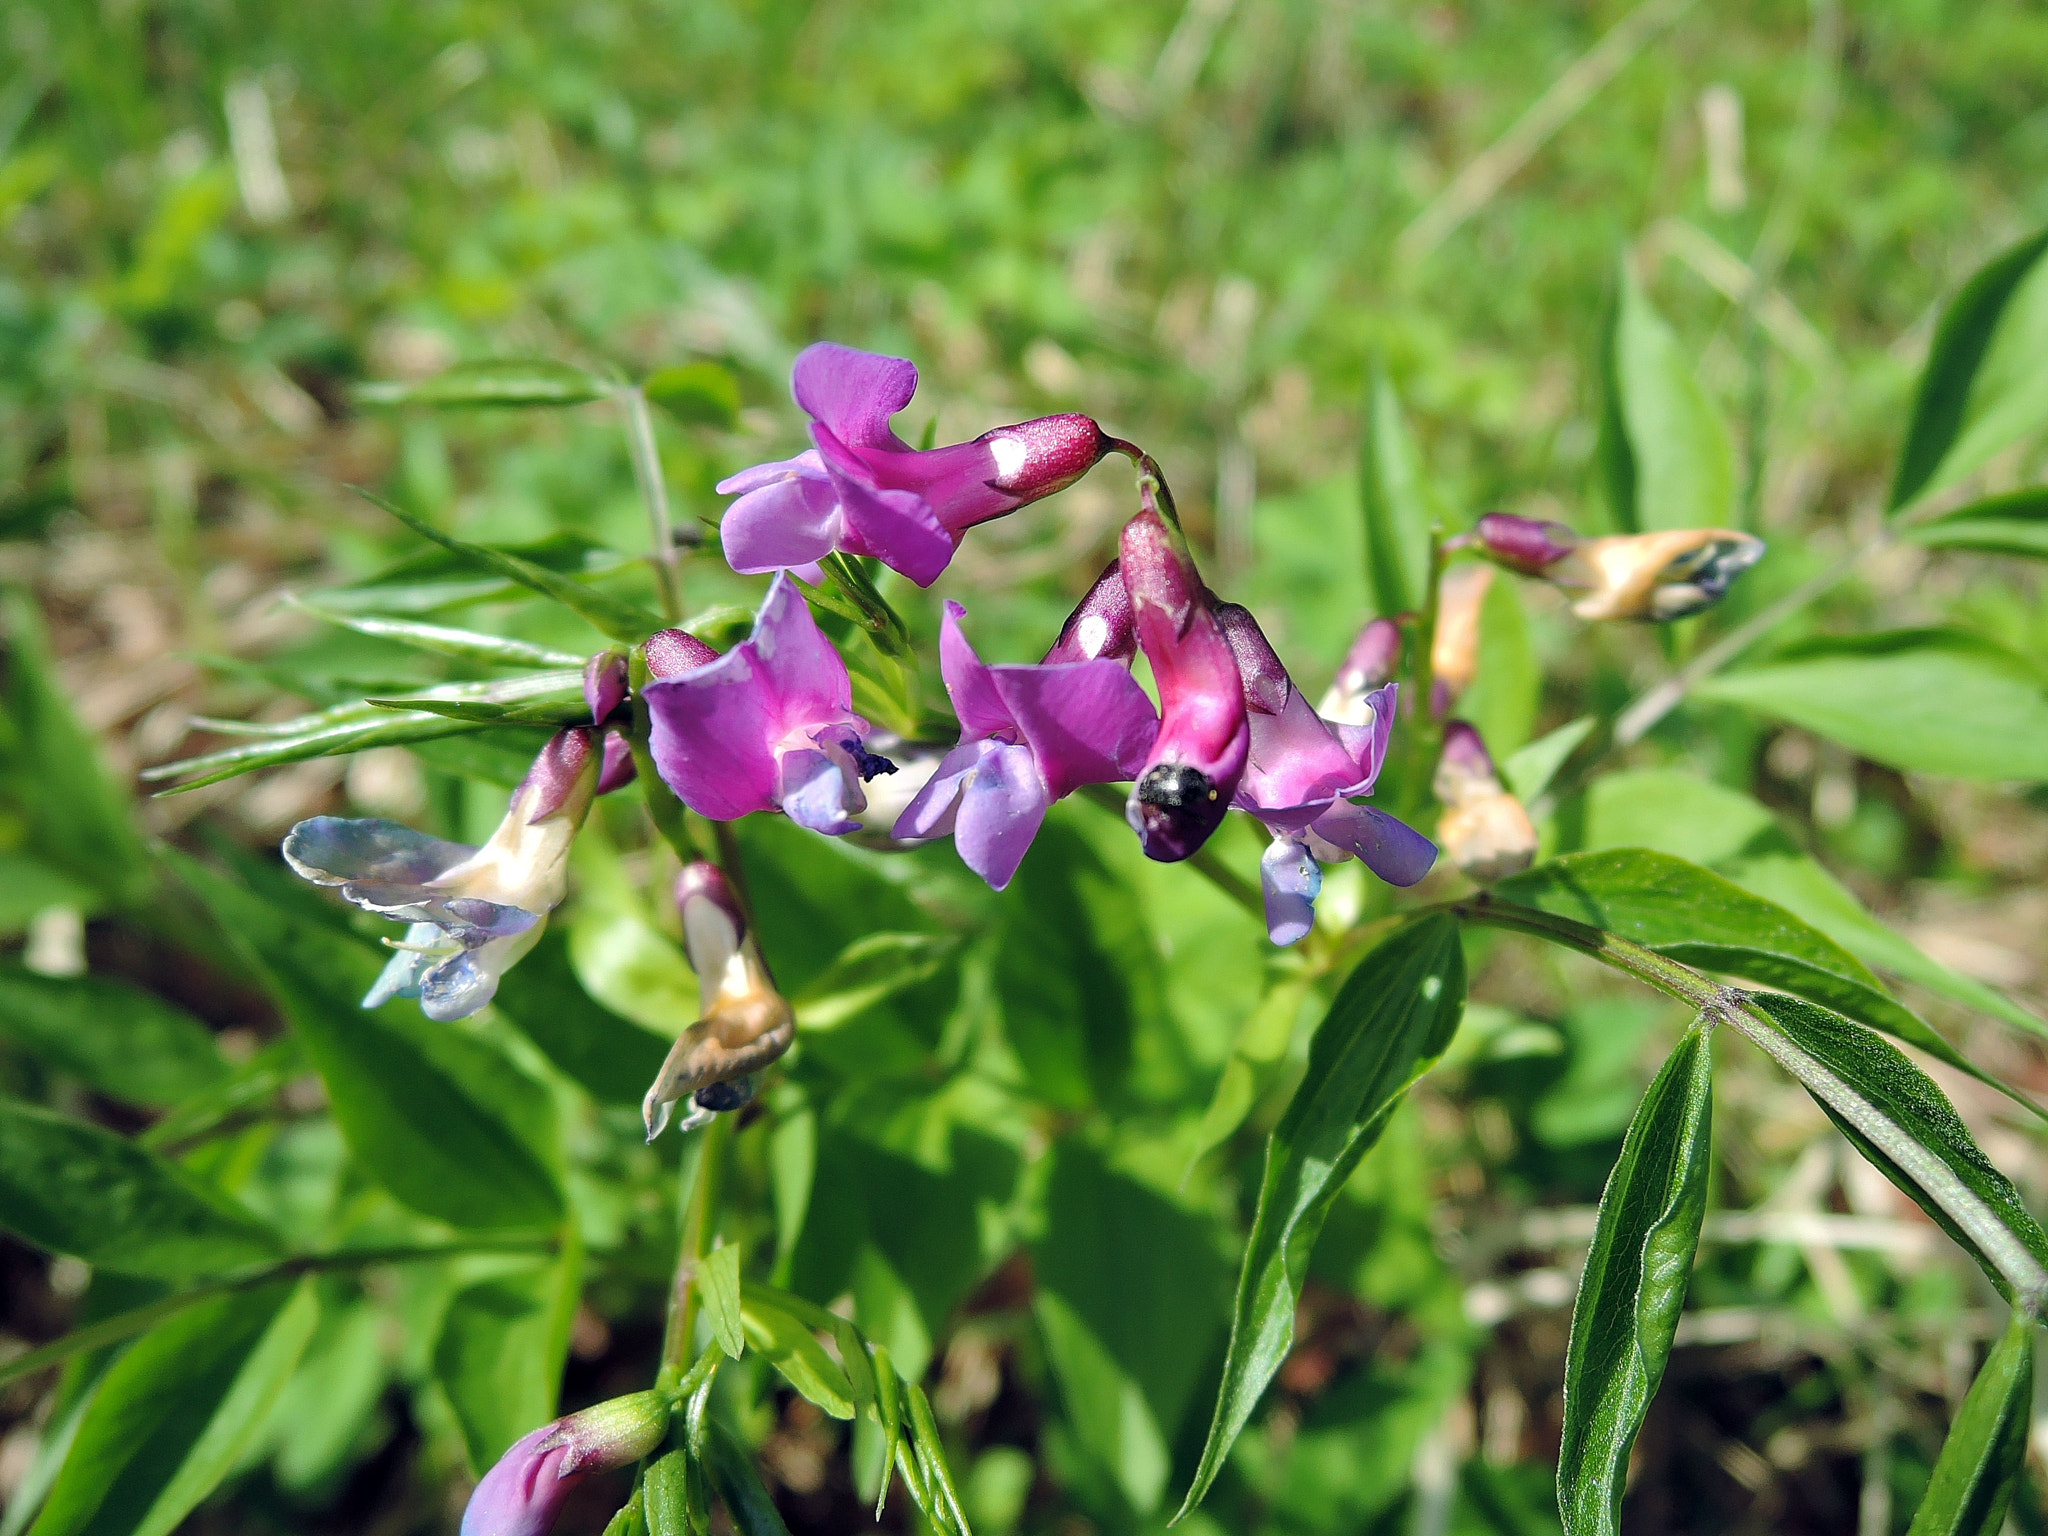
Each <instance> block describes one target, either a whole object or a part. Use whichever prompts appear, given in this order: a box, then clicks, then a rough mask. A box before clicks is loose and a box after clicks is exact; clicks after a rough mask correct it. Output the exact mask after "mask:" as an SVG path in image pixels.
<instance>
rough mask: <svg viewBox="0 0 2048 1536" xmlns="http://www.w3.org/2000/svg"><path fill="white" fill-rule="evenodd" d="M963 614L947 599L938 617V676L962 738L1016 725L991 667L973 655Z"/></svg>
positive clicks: (960, 608)
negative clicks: (964, 628)
mask: <svg viewBox="0 0 2048 1536" xmlns="http://www.w3.org/2000/svg"><path fill="white" fill-rule="evenodd" d="M966 617H967V610H966V609H965V608H963V607H962V606H961V605H960V604H958V603H956V602H954V601H953V600H952V599H950V598H948V599H947V600H946V608H945V612H944V614H943V616H942V617H941V618H940V620H939V675H940V676H941V677H943V678H944V679H945V680H946V693H947V694H948V696H950V697H951V699H952V700H953V713H954V714H955V715H957V716H958V717H959V719H960V734H961V736H962V738H963V739H964V738H966V737H969V736H993V735H995V734H996V733H997V732H998V731H1007V730H1010V729H1012V728H1013V727H1014V726H1015V725H1016V720H1015V718H1014V717H1013V716H1012V715H1011V713H1010V707H1009V705H1008V704H1007V703H1005V702H1004V699H1003V696H1002V694H1001V693H1000V692H998V691H997V688H996V684H995V679H994V677H993V676H992V675H991V674H992V673H993V671H994V668H992V667H990V666H988V665H987V664H986V663H985V662H983V661H982V659H981V657H980V656H979V655H978V654H976V652H975V649H974V644H973V642H972V641H970V640H969V639H968V638H967V633H966V631H965V630H963V629H962V628H961V627H960V621H961V620H962V619H964V618H966ZM940 771H941V772H944V770H943V769H941V770H940Z"/></svg>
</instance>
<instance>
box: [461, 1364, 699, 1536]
mask: <svg viewBox="0 0 2048 1536" xmlns="http://www.w3.org/2000/svg"><path fill="white" fill-rule="evenodd" d="M672 1411H673V1408H672V1405H671V1404H670V1402H669V1400H668V1399H667V1398H666V1397H664V1396H663V1395H662V1394H661V1393H659V1392H635V1393H634V1394H633V1395H632V1396H630V1397H618V1398H613V1399H612V1400H611V1401H610V1402H608V1403H599V1404H597V1406H595V1407H593V1408H586V1409H584V1410H583V1411H582V1412H581V1413H572V1414H570V1415H569V1416H568V1417H566V1418H561V1419H557V1420H555V1422H554V1423H552V1424H543V1425H542V1426H541V1427H540V1428H539V1429H536V1430H534V1431H533V1432H532V1433H531V1434H527V1435H523V1436H521V1437H520V1439H519V1440H518V1442H517V1443H515V1444H514V1445H513V1447H512V1448H511V1449H510V1450H509V1451H507V1452H506V1453H505V1454H504V1455H503V1456H501V1457H499V1458H498V1461H497V1464H496V1465H495V1466H493V1467H492V1468H491V1470H490V1471H488V1472H486V1473H485V1474H484V1475H483V1480H482V1481H481V1482H479V1483H478V1484H477V1485H476V1492H474V1493H472V1494H471V1495H470V1496H469V1505H468V1507H467V1508H466V1509H464V1510H463V1512H462V1536H546V1532H547V1530H548V1528H549V1527H550V1526H552V1525H553V1524H554V1523H555V1517H556V1516H557V1515H559V1514H560V1513H561V1512H562V1505H563V1504H564V1503H565V1502H566V1501H567V1500H568V1497H569V1495H570V1494H571V1493H572V1492H574V1491H575V1488H576V1485H577V1484H578V1483H580V1482H582V1481H583V1479H585V1478H586V1477H589V1476H590V1475H591V1474H592V1473H594V1472H609V1471H611V1470H612V1469H613V1468H615V1467H623V1466H629V1465H630V1464H632V1463H633V1462H636V1461H639V1460H640V1459H641V1458H643V1457H644V1456H646V1455H647V1454H648V1453H649V1452H651V1451H652V1450H654V1448H655V1447H656V1446H658V1445H660V1444H661V1441H662V1437H663V1436H664V1435H666V1434H667V1433H668V1422H669V1416H670V1414H671V1412H672Z"/></svg>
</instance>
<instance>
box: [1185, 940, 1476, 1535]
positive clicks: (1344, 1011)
mask: <svg viewBox="0 0 2048 1536" xmlns="http://www.w3.org/2000/svg"><path fill="white" fill-rule="evenodd" d="M1464 1003H1465V957H1464V951H1463V949H1462V948H1461V946H1460V942H1459V937H1458V925H1457V922H1456V920H1455V919H1453V918H1451V917H1449V916H1447V915H1444V914H1434V915H1431V916H1428V917H1424V918H1421V919H1419V920H1417V921H1415V922H1413V923H1411V924H1409V925H1408V926H1406V927H1403V928H1401V929H1398V930H1396V931H1395V932H1394V934H1393V935H1392V936H1391V937H1389V938H1387V939H1386V940H1384V941H1383V942H1382V943H1381V944H1380V945H1379V946H1378V947H1377V948H1375V949H1373V950H1372V951H1370V952H1369V953H1368V954H1367V955H1366V956H1365V958H1364V959H1363V960H1361V961H1360V962H1359V963H1358V965H1357V966H1356V967H1355V968H1354V969H1353V970H1352V972H1351V975H1350V976H1349V977H1347V978H1346V979H1345V982H1344V985H1343V986H1342V988H1340V989H1339V991H1338V993H1337V997H1336V1000H1335V1001H1334V1002H1332V1003H1331V1004H1330V1011H1329V1013H1328V1014H1326V1015H1325V1016H1324V1018H1323V1022H1322V1024H1321V1026H1320V1027H1318V1029H1317V1030H1316V1035H1315V1040H1314V1042H1313V1043H1312V1044H1311V1045H1310V1047H1309V1060H1308V1072H1307V1074H1306V1076H1304V1077H1303V1078H1302V1081H1301V1086H1300V1087H1299V1088H1298V1089H1296V1090H1295V1094H1294V1099H1293V1101H1292V1102H1291V1103H1289V1104H1288V1106H1287V1113H1286V1114H1285V1115H1283V1116H1282V1117H1281V1120H1280V1123H1279V1125H1278V1126H1276V1127H1275V1128H1274V1131H1273V1134H1272V1136H1271V1138H1269V1140H1268V1141H1267V1143H1266V1171H1265V1177H1264V1179H1263V1180H1262V1182H1261V1184H1260V1187H1259V1206H1258V1214H1257V1215H1256V1216H1255V1217H1254V1218H1253V1221H1252V1230H1251V1235H1250V1236H1249V1237H1248V1238H1247V1239H1246V1241H1245V1254H1244V1265H1243V1268H1242V1269H1241V1270H1240V1271H1239V1275H1238V1282H1237V1299H1236V1301H1235V1303H1234V1305H1233V1307H1232V1313H1231V1324H1230V1349H1229V1353H1228V1354H1227V1356H1226V1357H1225V1360H1224V1365H1223V1382H1222V1386H1221V1388H1220V1390H1219V1391H1218V1393H1217V1397H1216V1413H1215V1418H1214V1420H1213V1422H1212V1423H1211V1424H1210V1426H1209V1436H1208V1440H1207V1442H1206V1443H1205V1444H1204V1445H1203V1447H1202V1459H1201V1464H1200V1466H1199V1467H1198V1469H1197V1470H1196V1472H1195V1477H1194V1481H1193V1483H1192V1484H1191V1485H1190V1487H1189V1489H1188V1494H1187V1498H1186V1500H1185V1501H1184V1502H1183V1503H1182V1505H1181V1511H1180V1512H1181V1514H1182V1515H1185V1514H1186V1513H1187V1512H1188V1511H1189V1510H1191V1509H1193V1508H1194V1507H1195V1505H1196V1504H1198V1503H1200V1502H1201V1499H1202V1496H1203V1495H1204V1494H1205V1493H1207V1492H1208V1491H1209V1485H1210V1484H1211V1483H1213V1482H1214V1481H1215V1480H1216V1474H1217V1473H1218V1472H1220V1471H1221V1470H1222V1468H1223V1459H1224V1457H1225V1456H1226V1455H1227V1454H1228V1453H1229V1450H1230V1447H1231V1444H1232V1442H1234V1441H1235V1440H1236V1439H1237V1436H1238V1433H1239V1431H1241V1430H1242V1429H1243V1428H1244V1426H1245V1424H1246V1422H1247V1421H1248V1420H1249V1419H1250V1418H1251V1415H1252V1410H1253V1409H1254V1408H1256V1407H1257V1406H1258V1402H1259V1398H1260V1395H1261V1394H1262V1393H1263V1392H1264V1391H1265V1390H1266V1386H1267V1384H1268V1383H1269V1382H1271V1381H1272V1379H1273V1376H1274V1374H1275V1373H1276V1372H1277V1371H1278V1370H1279V1369H1280V1364H1281V1362H1282V1361H1283V1360H1285V1359H1286V1358H1287V1352H1288V1350H1289V1349H1291V1348H1292V1347H1293V1344H1294V1310H1295V1304H1296V1302H1297V1301H1298V1299H1299V1298H1300V1295H1301V1282H1302V1277H1303V1275H1304V1274H1306V1273H1307V1270H1308V1258H1309V1250H1310V1249H1311V1248H1313V1247H1314V1245H1315V1240H1316V1234H1317V1233H1319V1232H1320V1231H1321V1230H1322V1226H1323V1220H1324V1218H1325V1217H1326V1216H1328V1214H1329V1210H1330V1203H1331V1201H1333V1200H1335V1199H1336V1197H1337V1193H1338V1191H1339V1190H1340V1189H1342V1188H1343V1185H1344V1181H1345V1180H1346V1179H1347V1178H1349V1177H1350V1175H1351V1171H1352V1170H1353V1169H1354V1168H1356V1167H1357V1166H1358V1160H1359V1159H1360V1158H1362V1157H1363V1156H1364V1155H1365V1154H1366V1151H1367V1150H1368V1149H1369V1148H1370V1147H1371V1146H1372V1144H1373V1143H1374V1142H1375V1141H1377V1140H1378V1139H1379V1136H1380V1133H1381V1132H1382V1131H1383V1130H1384V1129H1385V1128H1386V1123H1387V1116H1388V1114H1389V1112H1390V1111H1391V1110H1392V1109H1393V1107H1394V1106H1395V1105H1396V1104H1397V1103H1399V1102H1400V1099H1401V1097H1402V1095H1403V1094H1405V1093H1406V1092H1407V1090H1408V1087H1409V1085H1410V1084H1412V1083H1413V1082H1414V1081H1415V1080H1416V1079H1417V1078H1418V1077H1420V1076H1421V1075H1422V1074H1423V1073H1424V1072H1425V1071H1427V1070H1428V1069H1429V1066H1430V1064H1431V1063H1432V1062H1434V1061H1435V1060H1436V1058H1437V1057H1439V1056H1441V1055H1442V1054H1443V1051H1444V1047H1445V1046H1447V1045H1449V1044H1450V1040H1451V1036H1452V1035H1453V1034H1454V1033H1455V1032H1456V1030H1457V1027H1458V1016H1459V1013H1460V1011H1461V1010H1462V1008H1463V1007H1464ZM1176 1518H1179V1517H1178V1516H1176Z"/></svg>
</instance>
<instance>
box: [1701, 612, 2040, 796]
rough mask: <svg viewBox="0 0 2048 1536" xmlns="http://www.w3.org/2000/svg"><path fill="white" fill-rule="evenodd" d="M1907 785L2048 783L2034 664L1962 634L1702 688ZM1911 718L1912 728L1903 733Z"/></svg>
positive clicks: (1782, 660) (1931, 635)
mask: <svg viewBox="0 0 2048 1536" xmlns="http://www.w3.org/2000/svg"><path fill="white" fill-rule="evenodd" d="M1693 693H1694V695H1695V697H1698V698H1702V699H1713V700H1717V701H1719V702H1721V703H1724V704H1741V705H1744V706H1746V707H1747V708H1750V709H1754V710H1757V711H1759V712H1760V713H1763V714H1766V715H1773V716H1776V717H1777V718H1778V719H1780V720H1789V721H1790V722H1792V724H1794V725H1800V726H1804V727H1805V728H1806V729H1808V730H1810V731H1813V732H1814V733H1816V734H1817V735H1821V736H1825V737H1827V738H1829V739H1830V740H1831V741H1838V742H1840V743H1841V744H1842V745H1843V746H1845V747H1848V748H1850V749H1851V750H1853V751H1855V752H1857V753H1860V754H1861V755H1862V756H1864V757H1867V758H1869V759H1870V760H1871V761H1872V762H1878V763H1885V764H1888V765H1889V766H1891V767H1893V768H1899V769H1903V770H1905V771H1907V772H1909V773H1936V774H1946V775H1950V776H1953V777H1955V778H1959V779H1980V780H1991V781H1994V782H1996V781H2000V780H2007V779H2021V780H2028V781H2034V780H2040V779H2048V687H2044V686H2043V682H2042V676H2041V673H2040V672H2039V671H2038V670H2036V669H2035V667H2034V666H2033V665H2032V664H2031V663H2030V662H2028V661H2027V660H2026V659H2025V658H2023V657H2020V656H2017V655H2015V654H2013V653H2012V652H2010V651H2007V650H2005V649H2004V648H2002V647H2000V646H1998V645H1994V644H1993V643H1992V642H1991V641H1989V640H1986V639H1984V638H1982V637H1981V636H1978V635H1973V634H1968V633H1965V632H1964V631H1961V630H1949V629H1913V630H1897V631H1894V632H1891V633H1888V634H1872V635H1854V636H1837V637H1830V638H1826V639H1819V640H1812V641H1807V642H1804V643H1802V644H1800V645H1797V646H1793V647H1789V648H1788V649H1787V650H1785V651H1784V652H1782V653H1781V654H1780V655H1779V656H1778V657H1776V658H1774V659H1773V660H1771V661H1769V662H1766V663H1764V664H1762V665H1759V666H1754V667H1744V668H1742V669H1741V670H1739V671H1735V672H1727V673H1723V674H1722V675H1721V676H1719V677H1712V678H1708V679H1707V680H1706V681H1704V682H1702V683H1701V684H1699V685H1698V686H1697V687H1696V688H1695V689H1694V690H1693ZM1901 711H1910V712H1911V714H1912V716H1913V720H1914V725H1913V728H1912V729H1910V730H1907V729H1902V728H1901V727H1900V725H1899V719H1900V714H1901Z"/></svg>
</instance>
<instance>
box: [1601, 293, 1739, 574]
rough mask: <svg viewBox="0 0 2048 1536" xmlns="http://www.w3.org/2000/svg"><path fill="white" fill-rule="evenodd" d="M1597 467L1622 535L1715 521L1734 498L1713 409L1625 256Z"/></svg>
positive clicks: (1722, 519)
mask: <svg viewBox="0 0 2048 1536" xmlns="http://www.w3.org/2000/svg"><path fill="white" fill-rule="evenodd" d="M1603 364H1604V366H1603V372H1604V374H1605V381H1606V401H1605V406H1604V409H1603V410H1602V412H1601V417H1600V443H1599V459H1600V466H1601V469H1602V471H1603V473H1604V477H1605V479H1606V481H1607V495H1608V502H1609V505H1610V506H1611V508H1612V510H1613V513H1614V520H1615V523H1616V525H1617V526H1618V527H1619V528H1620V529H1621V531H1622V532H1623V533H1645V532H1654V531H1657V530H1660V529H1667V528H1722V527H1726V526H1727V524H1728V519H1729V514H1730V513H1731V512H1732V511H1733V509H1734V504H1735V458H1734V454H1733V452H1732V451H1731V450H1730V448H1729V446H1728V429H1727V428H1726V427H1725V426H1724V425H1723V424H1722V421H1721V415H1720V412H1719V411H1717V410H1716V409H1715V408H1714V403H1713V402H1712V401H1711V400H1710V399H1708V398H1707V394H1706V391H1704V390H1703V389H1701V388H1700V385H1699V381H1698V379H1697V378H1696V377H1695V371H1696V370H1695V366H1694V362H1693V359H1692V358H1691V357H1690V356H1688V355H1687V353H1686V351H1685V349H1684V348H1683V347H1681V346H1680V345H1679V341H1678V337H1677V336H1676V335H1675V334H1674V333H1673V332H1672V329H1671V327H1670V326H1669V325H1667V324H1666V323H1665V321H1664V319H1663V317H1662V316H1661V315H1659V314H1658V313H1657V311H1656V309H1655V308H1654V307H1652V305H1651V303H1650V301H1649V299H1648V298H1647V297H1646V296H1645V295H1644V293H1643V291H1642V288H1641V286H1640V285H1639V284H1638V283H1637V282H1636V280H1635V277H1634V275H1633V274H1632V273H1631V272H1630V271H1629V270H1628V268H1627V266H1626V265H1625V264H1624V266H1623V267H1622V270H1621V288H1620V293H1619V295H1618V297H1617V299H1616V302H1615V308H1614V314H1613V320H1612V323H1611V325H1610V327H1609V330H1608V336H1607V348H1606V355H1605V357H1604V359H1603Z"/></svg>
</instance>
